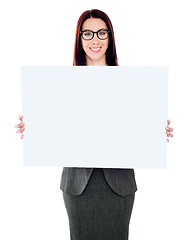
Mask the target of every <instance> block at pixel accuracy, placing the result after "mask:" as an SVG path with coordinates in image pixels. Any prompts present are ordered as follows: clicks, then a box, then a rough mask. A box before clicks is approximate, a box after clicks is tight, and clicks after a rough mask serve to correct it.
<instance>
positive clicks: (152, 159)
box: [21, 66, 168, 168]
mask: <svg viewBox="0 0 185 240" xmlns="http://www.w3.org/2000/svg"><path fill="white" fill-rule="evenodd" d="M21 74H22V107H23V111H22V112H23V122H24V123H25V128H26V130H25V131H24V138H23V160H24V165H26V166H60V167H61V166H63V167H106V168H166V158H167V142H166V131H165V127H166V126H167V116H168V113H167V111H168V68H167V67H123V66H96V67H95V66H65V67H61V66H24V67H22V69H21Z"/></svg>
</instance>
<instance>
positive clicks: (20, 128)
mask: <svg viewBox="0 0 185 240" xmlns="http://www.w3.org/2000/svg"><path fill="white" fill-rule="evenodd" d="M22 118H23V115H20V116H19V120H20V121H21V123H19V124H17V125H15V126H14V127H17V128H19V130H17V132H16V133H23V131H24V130H25V127H24V126H25V124H24V123H23V121H22ZM23 137H24V135H23V134H22V135H21V139H23Z"/></svg>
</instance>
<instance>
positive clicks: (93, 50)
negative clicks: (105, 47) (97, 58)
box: [90, 47, 101, 53]
mask: <svg viewBox="0 0 185 240" xmlns="http://www.w3.org/2000/svg"><path fill="white" fill-rule="evenodd" d="M90 49H91V51H92V52H94V53H98V52H99V51H100V49H101V47H97V48H95V47H93V48H90Z"/></svg>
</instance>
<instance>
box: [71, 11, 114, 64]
mask: <svg viewBox="0 0 185 240" xmlns="http://www.w3.org/2000/svg"><path fill="white" fill-rule="evenodd" d="M88 18H101V19H102V20H103V21H104V22H105V23H106V25H107V28H108V30H111V32H109V45H108V48H107V51H106V53H105V55H106V63H107V65H108V66H118V60H117V54H116V44H115V38H114V30H113V26H112V23H111V21H110V18H109V17H108V16H107V14H106V13H104V12H102V11H100V10H98V9H92V10H87V11H85V12H83V13H82V15H81V16H80V17H79V19H78V22H77V26H76V36H75V44H74V55H73V66H84V65H86V56H85V52H84V50H83V48H82V45H81V37H80V31H81V30H82V25H83V23H84V21H85V20H86V19H88Z"/></svg>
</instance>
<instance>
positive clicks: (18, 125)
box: [14, 123, 25, 127]
mask: <svg viewBox="0 0 185 240" xmlns="http://www.w3.org/2000/svg"><path fill="white" fill-rule="evenodd" d="M24 126H25V124H24V123H19V124H16V125H15V126H14V127H24Z"/></svg>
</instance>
